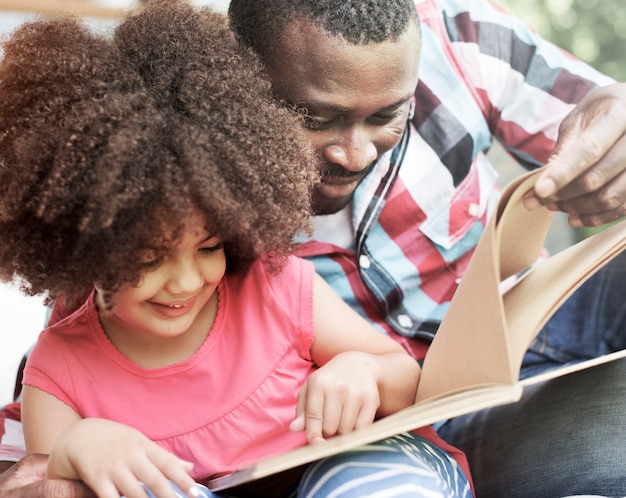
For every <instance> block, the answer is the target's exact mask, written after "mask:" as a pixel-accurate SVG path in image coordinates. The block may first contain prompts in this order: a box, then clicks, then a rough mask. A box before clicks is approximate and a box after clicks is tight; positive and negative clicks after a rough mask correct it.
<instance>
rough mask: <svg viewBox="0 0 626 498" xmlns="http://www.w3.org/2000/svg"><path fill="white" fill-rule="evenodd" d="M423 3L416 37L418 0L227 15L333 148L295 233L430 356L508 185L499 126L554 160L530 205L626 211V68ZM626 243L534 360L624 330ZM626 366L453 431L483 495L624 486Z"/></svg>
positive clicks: (528, 150)
mask: <svg viewBox="0 0 626 498" xmlns="http://www.w3.org/2000/svg"><path fill="white" fill-rule="evenodd" d="M415 6H416V7H417V11H418V14H419V17H420V20H421V37H420V38H419V39H416V38H415V37H411V36H404V37H399V36H395V34H394V29H393V28H394V27H396V26H397V25H398V24H399V23H401V22H402V20H403V19H404V18H405V16H406V10H407V9H410V8H413V5H412V2H409V1H401V0H392V1H376V0H371V1H367V0H365V1H361V2H351V1H347V2H336V1H333V0H326V1H324V0H321V1H320V0H295V1H294V0H231V4H230V8H229V15H230V19H231V25H232V27H233V29H234V30H235V32H236V33H237V34H238V36H239V37H240V39H241V40H242V41H243V42H244V43H246V44H248V45H249V46H251V47H252V48H253V49H254V50H255V51H257V52H258V53H259V54H260V56H261V57H262V59H263V60H264V62H265V64H266V67H267V69H268V71H269V74H270V78H271V80H272V84H273V86H274V89H275V92H276V94H277V95H278V96H279V97H281V98H283V99H284V100H286V101H287V102H288V103H289V104H290V105H293V106H295V107H296V108H299V109H301V111H302V112H303V113H305V115H306V122H307V127H308V131H307V133H308V136H309V137H310V140H311V143H312V144H313V146H314V147H315V149H316V150H317V153H318V155H319V157H320V160H321V171H322V182H321V184H320V185H319V187H318V188H317V190H316V191H315V193H314V208H315V210H316V214H317V215H318V216H316V218H315V228H316V231H315V234H314V236H313V238H312V239H311V240H306V241H302V242H303V243H302V244H301V245H300V247H299V249H298V253H299V254H300V255H302V256H304V257H308V258H310V259H311V260H312V261H313V262H314V263H315V265H316V269H317V271H318V272H319V273H320V274H321V275H322V276H323V277H324V278H325V279H326V280H327V281H328V282H330V283H331V285H332V286H333V287H334V288H335V290H336V291H337V292H339V293H340V294H341V295H342V297H343V298H344V299H345V300H346V301H347V302H349V303H350V304H351V305H352V306H353V307H354V308H355V309H357V310H358V311H359V312H361V313H362V314H363V315H365V316H366V317H367V318H369V319H370V320H372V321H373V322H374V323H375V324H376V325H378V326H379V327H380V328H381V330H383V331H384V332H386V333H388V334H390V335H392V336H393V337H395V338H397V339H398V340H399V341H400V342H401V343H402V344H404V345H405V347H406V348H407V349H408V350H409V351H411V352H413V354H414V355H415V356H416V358H418V359H421V358H422V357H423V355H424V353H425V351H426V349H427V346H428V340H429V339H430V338H432V336H433V334H434V333H435V331H436V328H437V325H438V323H439V322H440V321H441V319H442V318H443V316H444V314H445V311H446V309H447V305H448V303H449V301H450V298H451V297H452V295H453V293H454V291H455V289H456V287H457V284H458V281H459V279H460V278H461V277H462V275H463V272H464V270H465V268H466V265H467V262H468V259H469V257H470V256H471V254H472V249H473V248H474V246H475V244H476V242H477V240H478V238H479V237H480V234H481V233H482V228H483V226H484V223H485V220H486V218H487V217H488V216H489V214H490V211H491V208H492V207H493V204H494V200H495V198H496V190H497V188H496V175H495V173H494V171H493V169H492V166H491V165H490V164H489V162H488V160H487V159H486V157H485V152H486V151H487V150H488V149H489V147H490V145H491V143H492V140H493V139H497V140H499V141H501V142H502V143H503V144H504V146H505V148H506V149H507V150H508V151H509V152H511V154H513V155H514V156H515V157H516V158H517V159H518V160H519V161H520V162H521V163H522V164H524V165H525V166H527V167H531V168H534V167H538V166H542V165H543V164H545V163H546V162H548V164H547V166H546V171H545V172H544V174H543V175H542V176H541V177H540V179H539V181H538V182H537V186H536V188H535V191H534V192H532V193H529V195H528V196H527V199H526V203H527V207H529V208H533V207H535V206H536V205H537V204H538V203H544V204H545V203H547V204H548V205H549V206H550V207H551V208H552V209H560V210H562V211H565V212H567V213H569V214H570V223H571V224H572V225H573V226H581V225H599V224H602V223H605V222H609V221H614V220H616V219H618V218H620V217H622V216H624V215H626V172H625V166H626V160H625V159H624V158H623V157H622V156H623V151H624V150H626V147H625V146H626V139H624V138H623V134H624V129H625V125H626V123H625V121H624V118H623V116H624V114H623V109H624V102H626V101H625V100H624V99H626V86H624V85H612V83H613V82H612V81H611V80H609V79H608V78H606V77H604V76H602V75H600V74H598V73H597V72H595V71H594V70H592V69H591V68H589V67H587V66H585V65H583V64H581V63H580V62H578V61H575V60H573V59H572V58H571V57H569V56H567V55H565V54H563V53H562V52H560V51H559V50H557V49H555V48H554V47H553V46H550V45H549V44H547V43H546V42H545V41H543V40H541V39H540V38H539V37H538V36H537V35H536V34H535V33H533V32H532V31H531V30H529V29H528V28H527V27H525V26H523V25H522V23H520V22H519V20H517V19H515V18H512V17H511V16H508V15H506V14H505V13H503V12H501V11H499V10H497V9H495V8H494V7H493V6H491V5H490V4H488V3H486V2H483V1H474V2H465V1H461V0H421V1H416V2H415ZM598 86H604V87H605V88H602V89H597V90H595V91H593V92H592V93H590V92H591V91H592V90H594V89H595V88H597V87H598ZM585 95H588V96H587V97H585ZM579 102H580V104H579V105H578V107H576V108H575V109H574V105H575V104H576V103H579ZM570 112H571V114H569V117H567V119H566V120H565V121H564V124H563V128H562V131H561V134H560V140H559V142H558V145H557V147H556V149H555V151H554V155H553V156H552V157H551V154H553V149H554V147H555V144H556V143H557V135H558V129H559V124H560V123H561V121H562V120H563V119H564V118H565V117H566V116H567V115H568V113H570ZM520 236H523V234H520ZM625 259H626V258H624V257H622V258H621V260H618V261H616V262H615V263H614V264H613V265H611V267H610V268H609V269H608V270H607V271H605V272H603V275H600V276H599V277H598V278H595V279H593V281H592V282H590V283H589V284H588V285H586V286H585V287H584V288H583V289H582V290H581V291H580V292H579V293H578V295H577V297H576V298H572V300H571V301H570V302H569V303H568V304H567V305H566V306H564V308H563V309H562V310H561V312H560V313H559V314H558V315H557V316H556V317H555V318H554V319H553V320H552V321H551V323H550V324H549V325H548V326H547V327H546V330H544V331H543V332H542V334H541V335H540V337H539V338H538V339H537V341H536V342H535V344H533V347H532V348H531V352H529V354H528V355H527V357H526V360H525V373H526V374H528V373H530V372H531V371H535V370H538V369H544V368H549V367H550V366H553V365H555V364H558V363H561V362H568V361H574V360H576V359H579V358H584V357H591V356H595V355H597V354H601V353H604V352H607V351H609V350H612V349H621V348H623V347H624V346H625V341H624V340H623V337H624V332H626V330H625V329H626V325H625V324H626V319H625V318H624V315H625V314H626V311H625V309H624V305H623V296H624V291H625V290H626V289H625V287H624V286H625V285H626V284H624V282H625V281H626V279H625V278H624V277H625V276H626V262H625V261H624V260H625ZM598 296H602V297H600V298H598ZM600 318H602V319H604V320H605V321H604V322H598V321H597V320H598V319H600ZM625 368H626V366H625V365H623V364H622V363H617V364H615V365H610V366H607V367H604V368H602V369H597V370H594V371H590V372H585V373H583V374H579V375H575V376H571V377H568V378H565V379H561V380H559V381H557V382H553V383H549V384H547V385H543V386H541V387H539V388H537V389H534V390H532V391H530V392H529V393H528V395H527V396H526V397H525V398H524V400H523V402H522V403H521V404H518V405H513V406H509V407H503V408H499V409H498V410H491V411H488V412H483V413H479V414H475V415H472V416H468V417H464V418H461V419H458V420H454V421H450V422H448V423H447V424H445V425H444V426H443V427H442V428H441V431H440V433H441V434H442V435H443V436H444V437H445V438H447V439H448V441H449V442H451V443H452V444H455V445H458V446H460V447H461V449H464V450H465V451H466V453H467V455H468V457H469V460H470V468H471V469H472V472H473V474H474V480H475V484H476V490H477V496H481V497H483V496H507V497H511V496H523V497H528V496H559V495H560V496H562V495H565V494H574V493H580V494H582V493H597V494H610V495H619V496H622V495H625V494H626V478H624V477H623V476H624V473H623V464H624V461H625V460H626V453H624V452H623V450H622V448H621V447H620V446H621V445H615V444H613V445H611V444H607V434H610V433H611V431H612V427H614V425H612V424H614V423H618V424H622V425H623V424H624V423H625V422H626V417H624V416H623V415H622V414H623V413H624V410H623V406H624V401H623V400H622V399H621V398H623V396H621V395H619V394H618V392H619V391H617V389H623V387H624V381H622V380H621V379H622V378H623V376H621V375H619V373H620V372H622V371H623V370H624V369H625ZM531 369H534V370H531ZM596 384H597V385H598V386H602V388H601V390H599V388H595V387H593V386H594V385H596ZM600 393H601V394H600ZM557 400H558V402H556V401H557ZM600 403H601V404H602V406H603V407H606V410H603V411H602V412H600V413H598V414H596V416H597V419H596V420H594V418H593V417H589V416H588V415H589V411H588V409H590V408H591V407H596V406H598V404H600ZM564 412H565V413H564ZM605 424H606V425H605ZM603 425H604V427H609V428H611V429H608V431H607V430H603V429H602V427H603ZM574 427H575V428H576V431H575V432H573V434H572V428H574ZM564 428H567V431H564V430H563V429H564ZM608 440H609V441H610V438H608ZM520 449H523V452H520V451H519V450H520ZM585 451H586V452H585Z"/></svg>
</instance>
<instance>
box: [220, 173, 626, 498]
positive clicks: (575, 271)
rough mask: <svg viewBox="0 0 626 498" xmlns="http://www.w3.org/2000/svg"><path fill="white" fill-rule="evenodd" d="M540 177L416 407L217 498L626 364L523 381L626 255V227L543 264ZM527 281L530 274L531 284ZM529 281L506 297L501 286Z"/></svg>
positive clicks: (509, 202)
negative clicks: (567, 307) (550, 326)
mask: <svg viewBox="0 0 626 498" xmlns="http://www.w3.org/2000/svg"><path fill="white" fill-rule="evenodd" d="M538 174H539V171H533V172H530V173H528V174H526V175H524V176H522V177H520V178H518V179H516V180H514V181H513V182H511V183H510V184H509V185H507V187H505V189H504V190H503V192H502V196H501V198H500V201H499V204H498V206H497V208H496V211H495V212H494V214H493V216H492V217H491V219H490V221H489V223H488V224H487V226H486V228H485V233H484V234H483V236H482V238H481V239H480V241H479V244H478V246H477V247H476V250H475V252H474V255H473V256H472V259H471V261H470V263H469V266H468V268H467V271H466V273H465V276H464V277H463V280H462V282H461V284H460V286H459V288H458V290H457V292H456V293H455V295H454V298H453V300H452V302H451V304H450V307H449V310H448V312H447V313H446V316H445V319H444V320H443V322H442V323H441V326H440V327H439V330H438V332H437V335H436V336H435V339H434V341H433V343H432V344H431V346H430V348H429V350H428V354H427V355H426V358H425V360H424V365H423V370H422V377H421V380H420V384H419V388H418V391H417V397H416V403H415V404H414V405H412V406H410V407H408V408H405V409H404V410H402V411H399V412H397V413H395V414H393V415H390V416H388V417H385V418H383V419H380V420H378V421H376V422H375V423H373V424H372V425H370V426H368V427H365V428H363V429H360V430H358V431H355V432H352V433H350V434H346V435H340V436H335V437H333V438H331V439H329V440H327V441H326V442H324V443H321V444H316V445H313V446H303V447H301V448H297V449H295V450H291V451H288V452H286V453H283V454H281V455H278V456H274V457H271V458H268V459H267V460H264V461H261V462H259V463H257V464H256V465H253V466H251V467H248V468H245V469H241V470H237V471H236V472H234V473H232V474H229V475H225V476H221V477H218V478H216V479H214V480H212V481H211V482H209V483H208V486H209V488H210V489H212V490H214V491H218V490H220V489H226V488H230V487H233V486H237V485H240V484H243V483H246V482H248V481H252V480H256V479H261V478H264V477H267V476H270V475H272V474H275V473H277V472H282V471H285V470H288V469H291V468H295V467H298V466H300V465H303V464H306V463H310V462H312V461H315V460H318V459H321V458H325V457H327V456H330V455H333V454H336V453H339V452H342V451H346V450H349V449H352V448H355V447H357V446H361V445H364V444H368V443H372V442H374V441H379V440H381V439H385V438H388V437H391V436H393V435H394V434H398V433H401V432H405V431H409V430H413V429H417V428H419V427H423V426H427V425H430V424H433V423H435V422H439V421H442V420H446V419H448V418H452V417H456V416H459V415H464V414H467V413H470V412H473V411H477V410H481V409H484V408H489V407H493V406H498V405H503V404H506V403H513V402H515V401H518V400H519V399H520V397H521V395H522V391H523V388H524V386H526V385H529V384H533V383H536V382H540V381H544V380H547V379H549V378H554V377H558V376H561V375H565V374H567V373H570V372H574V371H577V370H582V369H585V368H589V367H592V366H594V365H598V364H600V363H606V362H608V361H612V360H614V359H617V358H622V357H626V350H623V351H620V352H617V353H613V354H610V355H606V356H602V357H599V358H595V359H593V360H588V361H582V362H580V363H576V364H573V365H568V366H564V367H560V368H556V369H554V370H551V371H548V372H547V373H544V374H541V375H537V376H535V377H531V378H528V379H525V380H523V381H520V380H519V373H520V368H521V364H522V359H523V356H524V353H525V352H526V350H527V348H528V346H529V345H530V343H531V341H532V339H533V338H534V337H535V335H536V334H537V333H538V332H539V330H540V329H541V327H542V326H543V325H544V324H545V323H546V321H547V320H548V319H549V318H550V317H551V316H552V315H553V314H554V312H555V311H556V310H557V309H558V308H559V306H561V305H562V304H563V302H564V301H565V300H566V299H567V298H568V297H569V296H570V295H571V294H572V293H573V292H574V291H575V290H576V289H577V288H578V287H579V286H580V285H581V284H583V283H584V282H585V281H586V280H587V279H588V278H589V277H590V276H591V275H593V273H595V272H596V271H597V270H598V269H600V268H601V267H602V266H603V265H604V264H606V263H608V262H609V261H610V260H611V259H612V258H613V257H615V256H617V255H618V254H619V253H620V252H621V251H623V250H624V249H625V248H626V221H622V222H621V223H618V224H616V225H613V226H611V227H609V228H608V229H606V230H604V231H602V232H600V233H598V234H596V235H594V236H592V237H590V238H588V239H585V240H583V241H581V242H579V243H578V244H576V245H574V246H571V247H569V248H567V249H565V250H564V251H561V252H559V253H558V254H555V255H554V256H552V257H550V258H548V259H546V260H544V261H542V262H540V263H538V264H535V263H536V261H537V259H538V257H539V255H540V253H541V249H542V246H543V243H544V240H545V237H546V234H547V231H548V228H549V226H550V222H551V220H552V213H551V212H550V211H549V210H547V209H545V208H537V209H534V210H533V211H528V210H526V208H524V206H523V204H522V202H521V199H522V197H523V195H524V194H525V193H526V192H527V191H529V190H530V189H531V188H532V186H533V185H534V182H535V179H536V177H537V175H538ZM522 272H523V274H522ZM518 274H522V276H521V277H520V278H519V279H518V280H517V282H516V283H515V284H514V285H513V286H512V287H511V288H510V289H509V290H507V291H506V292H504V293H503V292H502V291H501V285H500V284H501V282H502V281H503V280H505V279H507V278H508V277H512V276H514V275H518Z"/></svg>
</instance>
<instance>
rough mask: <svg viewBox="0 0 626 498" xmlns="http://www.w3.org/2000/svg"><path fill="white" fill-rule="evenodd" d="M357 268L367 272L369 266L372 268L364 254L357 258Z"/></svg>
mask: <svg viewBox="0 0 626 498" xmlns="http://www.w3.org/2000/svg"><path fill="white" fill-rule="evenodd" d="M359 266H360V267H361V268H363V269H364V270H367V269H368V268H369V267H370V266H372V263H371V261H370V258H368V257H367V256H366V255H365V254H362V255H361V256H359Z"/></svg>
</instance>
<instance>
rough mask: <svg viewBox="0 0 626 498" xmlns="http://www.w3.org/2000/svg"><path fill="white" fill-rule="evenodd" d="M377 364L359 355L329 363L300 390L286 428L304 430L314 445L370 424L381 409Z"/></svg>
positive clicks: (368, 356)
mask: <svg viewBox="0 0 626 498" xmlns="http://www.w3.org/2000/svg"><path fill="white" fill-rule="evenodd" d="M378 360H379V359H378V358H376V357H375V356H374V355H371V354H368V353H362V352H358V351H347V352H344V353H341V354H339V355H337V356H335V357H333V358H332V359H331V360H329V361H328V363H326V364H325V365H324V366H322V367H320V368H319V369H318V370H316V371H315V372H314V373H313V374H311V376H310V377H309V378H308V379H307V381H306V382H305V383H304V385H303V386H302V389H301V390H300V392H299V394H298V404H297V407H296V418H295V419H294V420H293V422H292V423H291V425H290V426H289V428H290V429H291V430H292V431H294V432H297V431H302V430H306V435H307V441H308V442H309V443H311V444H313V443H317V442H320V441H323V440H324V438H325V437H329V436H333V435H335V434H347V433H349V432H352V431H354V430H355V429H359V428H361V427H365V426H367V425H369V424H371V423H372V422H373V421H374V419H375V417H376V413H377V411H378V408H379V406H380V395H379V387H378V380H379V377H380V374H379V372H380V364H379V361H378Z"/></svg>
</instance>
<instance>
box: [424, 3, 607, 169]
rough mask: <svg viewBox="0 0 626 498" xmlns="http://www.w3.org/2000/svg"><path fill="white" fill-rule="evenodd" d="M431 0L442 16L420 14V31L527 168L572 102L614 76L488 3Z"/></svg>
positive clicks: (542, 157) (546, 147)
mask: <svg viewBox="0 0 626 498" xmlns="http://www.w3.org/2000/svg"><path fill="white" fill-rule="evenodd" d="M437 3H438V5H439V6H440V7H441V10H440V13H441V14H440V15H441V17H440V18H436V16H434V15H431V16H428V15H427V16H426V18H425V19H424V22H423V36H424V37H434V38H436V39H437V40H439V41H440V43H441V50H442V51H443V52H444V53H446V55H447V57H448V58H449V60H450V61H451V64H452V65H453V66H454V68H455V70H456V71H458V76H460V78H462V79H463V81H464V84H465V86H466V87H467V89H468V90H469V91H470V92H471V93H472V96H473V98H474V99H475V100H476V101H477V103H478V105H479V106H480V107H481V109H482V112H483V115H484V116H485V119H486V121H487V123H488V126H489V129H490V130H491V132H492V134H493V136H494V137H495V138H496V139H497V140H498V141H499V142H501V143H502V145H503V146H504V148H505V149H506V150H508V151H509V152H510V153H512V154H513V155H514V156H515V157H516V158H517V159H518V160H519V161H520V162H521V163H522V164H524V165H525V166H527V167H536V166H540V165H543V164H544V163H545V162H546V161H547V159H548V157H549V155H550V153H551V152H552V150H553V148H554V144H555V141H556V138H557V135H558V127H559V124H560V123H561V121H562V120H563V118H564V117H565V116H566V115H567V114H568V113H569V112H570V111H571V110H572V109H573V107H574V106H575V105H576V103H578V102H579V101H580V100H581V99H582V98H583V97H584V96H585V95H587V94H588V93H589V92H590V91H591V90H593V89H595V88H597V87H599V86H605V85H608V84H611V83H614V80H613V79H611V78H609V77H607V76H605V75H603V74H601V73H600V72H598V71H596V70H595V69H593V68H592V67H591V66H589V65H587V64H585V63H583V62H581V61H580V60H578V59H576V58H575V57H573V56H572V55H570V54H568V53H567V52H565V51H564V50H562V49H560V48H558V47H556V46H555V45H553V44H552V43H550V42H548V41H546V40H545V39H543V38H542V37H541V36H540V35H539V34H537V33H536V32H535V31H533V30H532V29H531V28H530V27H529V26H528V25H527V24H525V23H524V22H523V21H522V20H521V19H519V18H518V17H516V16H513V15H510V14H508V13H507V12H505V11H503V10H502V9H500V8H498V7H496V6H494V5H493V4H491V3H490V2H487V1H485V0H474V1H472V2H466V1H464V0H438V2H437ZM423 55H424V56H425V57H428V56H429V55H428V54H423Z"/></svg>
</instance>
